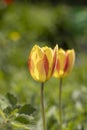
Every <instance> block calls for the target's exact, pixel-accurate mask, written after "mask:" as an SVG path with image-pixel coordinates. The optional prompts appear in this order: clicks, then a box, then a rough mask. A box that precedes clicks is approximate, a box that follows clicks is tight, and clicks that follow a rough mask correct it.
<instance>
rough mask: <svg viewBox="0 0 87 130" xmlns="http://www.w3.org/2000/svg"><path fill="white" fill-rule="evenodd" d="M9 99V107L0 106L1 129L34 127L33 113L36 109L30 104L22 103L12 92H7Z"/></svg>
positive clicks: (27, 128)
mask: <svg viewBox="0 0 87 130" xmlns="http://www.w3.org/2000/svg"><path fill="white" fill-rule="evenodd" d="M6 99H7V100H8V104H7V107H5V108H2V109H1V108H0V129H2V130H4V129H11V130H12V129H13V128H15V127H16V128H18V129H19V128H21V129H24V130H25V129H26V130H29V129H32V127H34V126H33V125H34V124H33V122H34V117H33V115H32V114H33V113H34V112H35V111H36V109H35V108H33V107H32V106H31V105H30V104H25V105H23V106H22V105H21V104H19V103H18V101H17V98H16V97H15V96H14V95H13V94H11V93H7V94H6Z"/></svg>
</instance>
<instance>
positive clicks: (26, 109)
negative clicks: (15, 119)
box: [19, 104, 36, 115]
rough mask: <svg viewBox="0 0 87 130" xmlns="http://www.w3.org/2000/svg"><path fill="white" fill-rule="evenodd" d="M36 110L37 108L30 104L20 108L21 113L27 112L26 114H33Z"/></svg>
mask: <svg viewBox="0 0 87 130" xmlns="http://www.w3.org/2000/svg"><path fill="white" fill-rule="evenodd" d="M35 111H36V109H35V108H33V107H32V106H31V105H30V104H25V105H24V106H22V107H21V108H20V109H19V113H20V114H26V115H31V114H33V113H34V112H35Z"/></svg>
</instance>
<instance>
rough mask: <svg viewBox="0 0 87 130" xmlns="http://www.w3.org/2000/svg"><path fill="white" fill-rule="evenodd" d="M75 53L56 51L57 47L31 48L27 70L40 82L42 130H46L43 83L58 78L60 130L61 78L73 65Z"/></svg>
mask: <svg viewBox="0 0 87 130" xmlns="http://www.w3.org/2000/svg"><path fill="white" fill-rule="evenodd" d="M74 61H75V51H74V49H71V50H67V51H64V50H63V49H58V45H56V46H55V48H54V49H51V48H49V47H47V46H45V47H42V48H40V47H39V46H37V45H35V46H33V48H32V50H31V52H30V54H29V59H28V68H29V71H30V74H31V76H32V77H33V79H35V80H36V81H39V82H41V108H42V120H43V130H47V128H46V121H45V110H44V82H45V81H47V80H49V79H50V78H51V77H52V76H54V77H56V78H59V79H60V82H59V122H60V126H59V129H60V130H62V103H61V93H62V78H63V77H65V76H67V75H68V74H69V73H70V72H71V70H72V68H73V65H74Z"/></svg>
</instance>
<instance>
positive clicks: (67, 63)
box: [54, 49, 75, 78]
mask: <svg viewBox="0 0 87 130" xmlns="http://www.w3.org/2000/svg"><path fill="white" fill-rule="evenodd" d="M74 61H75V51H74V49H71V50H67V51H64V50H63V49H59V51H58V58H57V64H56V68H55V71H54V77H56V78H57V77H58V78H62V77H65V76H67V75H68V74H70V72H71V70H72V68H73V65H74Z"/></svg>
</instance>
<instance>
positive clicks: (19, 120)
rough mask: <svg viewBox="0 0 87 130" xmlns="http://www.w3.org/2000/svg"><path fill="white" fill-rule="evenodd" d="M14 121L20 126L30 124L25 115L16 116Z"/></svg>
mask: <svg viewBox="0 0 87 130" xmlns="http://www.w3.org/2000/svg"><path fill="white" fill-rule="evenodd" d="M15 121H18V122H20V123H22V124H29V123H30V120H29V117H28V116H26V115H18V117H16V118H15Z"/></svg>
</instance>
